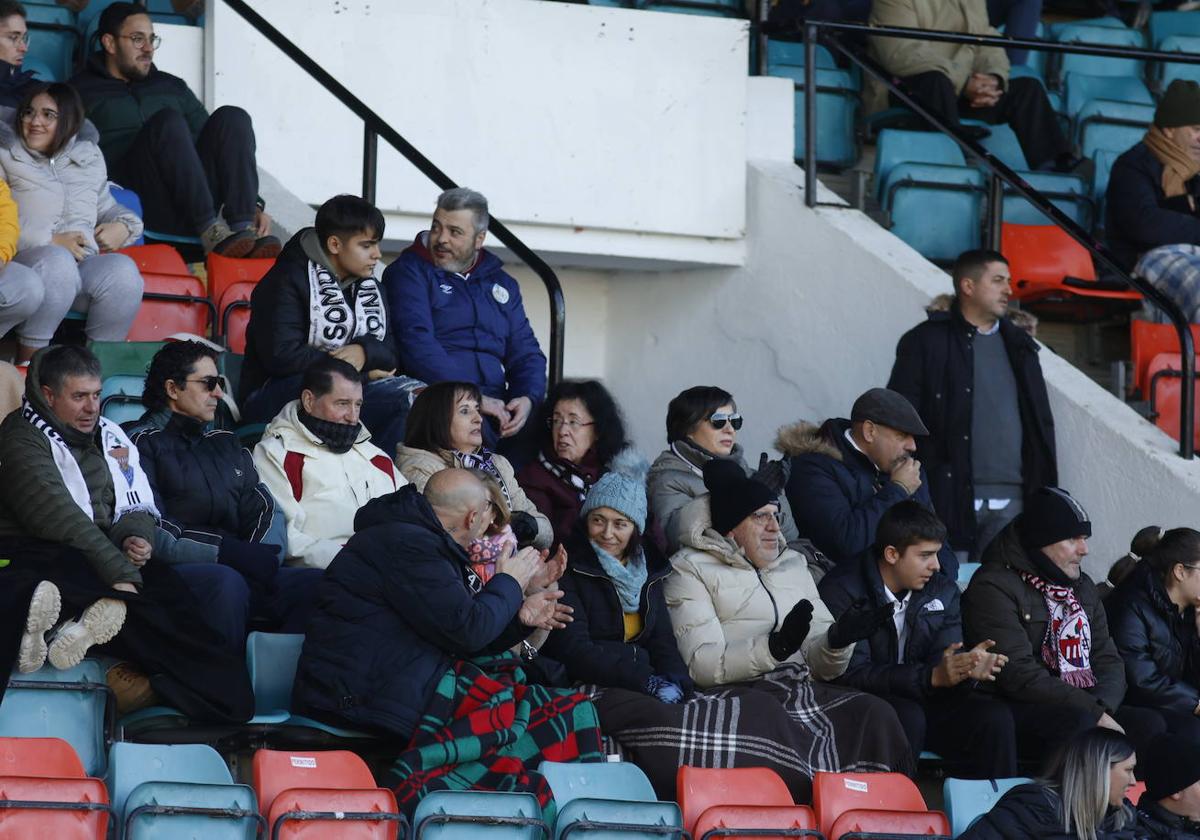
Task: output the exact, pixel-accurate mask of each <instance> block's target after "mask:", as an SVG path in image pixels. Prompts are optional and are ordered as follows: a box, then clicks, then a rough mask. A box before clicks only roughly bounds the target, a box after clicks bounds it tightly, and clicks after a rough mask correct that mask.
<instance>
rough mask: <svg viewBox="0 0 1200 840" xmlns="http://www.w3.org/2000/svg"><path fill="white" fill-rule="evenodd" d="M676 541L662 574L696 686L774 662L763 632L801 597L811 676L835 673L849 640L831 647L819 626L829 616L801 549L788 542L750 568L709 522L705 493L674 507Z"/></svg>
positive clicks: (803, 653)
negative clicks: (806, 613) (767, 561)
mask: <svg viewBox="0 0 1200 840" xmlns="http://www.w3.org/2000/svg"><path fill="white" fill-rule="evenodd" d="M680 517H681V523H682V525H683V547H682V548H680V550H679V551H678V552H677V553H676V554H675V556H674V557H672V558H671V565H672V566H673V567H674V569H675V574H673V575H671V576H669V577H668V578H667V579H666V581H665V582H664V587H665V588H664V594H665V595H666V598H667V609H668V610H669V611H670V615H671V625H672V626H673V627H674V628H675V641H676V642H677V643H678V644H679V652H680V653H681V654H682V655H683V660H684V662H686V663H687V666H688V672H689V673H690V674H691V677H692V679H693V680H695V681H696V684H697V685H699V686H702V687H707V686H714V685H724V684H726V683H734V682H740V681H742V680H749V679H753V678H754V677H757V676H760V675H761V674H765V673H767V672H768V671H772V670H774V669H775V668H776V667H778V666H779V664H780V663H779V660H777V659H775V657H773V656H771V652H770V651H769V650H768V649H767V635H768V634H769V633H771V632H772V631H774V630H777V629H778V628H779V627H780V626H782V624H783V619H784V618H786V617H787V614H788V613H789V612H791V609H792V607H794V606H795V605H796V604H797V603H799V601H800V600H801V599H808V601H809V602H811V603H812V605H813V617H812V625H811V627H810V628H809V631H808V636H807V637H806V638H805V640H804V644H803V645H801V646H800V650H799V651H798V652H797V653H796V654H795V655H794V656H793V657H792V659H793V660H795V661H803V662H805V663H807V664H808V667H809V668H810V669H811V670H812V675H813V677H814V678H815V679H818V680H823V681H829V680H833V679H836V678H837V677H840V676H841V675H842V674H843V673H844V672H845V670H846V666H847V665H849V664H850V655H851V654H852V653H853V652H854V645H849V646H847V647H844V648H831V647H830V646H829V643H828V641H827V640H826V637H825V634H826V631H827V630H828V629H829V625H830V624H832V623H833V616H832V615H830V613H829V609H828V608H827V607H826V606H825V604H824V603H822V602H821V596H820V595H819V594H818V593H817V585H816V583H815V582H814V581H813V577H812V574H811V573H810V572H809V570H808V564H807V563H806V562H805V560H804V556H803V555H801V554H799V553H798V552H795V551H793V550H792V549H790V548H785V549H784V550H783V553H781V554H780V555H779V557H778V558H777V559H776V560H775V562H774V563H772V564H771V565H770V566H768V567H767V568H765V569H762V570H758V571H756V570H755V568H754V566H753V565H752V564H751V563H750V560H749V559H747V557H746V555H745V553H744V552H743V551H742V549H741V548H739V547H738V545H737V543H735V542H734V541H733V540H731V539H729V538H728V537H724V536H721V535H720V534H718V533H717V532H716V531H714V530H713V529H712V527H711V526H712V517H711V514H710V512H709V507H708V496H707V495H705V496H701V497H700V498H698V499H696V500H695V501H693V502H690V503H689V504H688V505H687V506H686V507H685V508H684V509H683V511H682V512H681V513H680Z"/></svg>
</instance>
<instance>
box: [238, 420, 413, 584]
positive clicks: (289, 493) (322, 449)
mask: <svg viewBox="0 0 1200 840" xmlns="http://www.w3.org/2000/svg"><path fill="white" fill-rule="evenodd" d="M299 409H300V401H299V400H292V401H291V402H290V403H288V404H287V405H286V406H284V408H283V411H281V412H279V414H278V416H276V417H275V419H273V420H272V421H271V422H270V423H269V424H268V425H267V429H266V431H265V432H264V433H263V437H262V440H260V441H259V442H258V445H257V446H255V447H254V464H255V466H257V467H258V474H259V477H260V478H261V479H262V482H263V484H265V485H266V486H267V489H269V490H270V491H271V495H272V496H274V497H275V501H276V504H278V505H279V508H280V509H281V510H282V511H283V516H284V519H285V520H286V521H287V537H288V559H289V561H290V562H291V563H292V564H294V565H297V566H307V567H309V568H312V569H324V568H326V567H327V566H328V565H329V563H330V562H331V561H332V560H333V558H334V556H335V555H336V554H337V553H338V552H339V551H341V550H342V546H343V545H345V543H346V541H347V540H349V539H350V537H351V536H352V535H353V534H354V515H355V514H356V513H357V512H358V509H359V508H360V507H362V506H363V505H365V504H366V503H367V502H369V501H371V499H377V498H379V497H380V496H386V495H387V494H388V493H394V492H395V491H396V490H399V489H400V488H401V487H403V486H404V485H405V484H407V483H408V482H407V481H406V480H405V478H404V476H403V475H401V474H400V470H399V469H398V468H397V467H396V465H395V464H393V463H392V459H391V458H389V457H388V456H387V455H386V454H384V452H383V450H382V449H380V448H379V447H377V446H375V444H373V443H371V433H370V432H368V431H367V428H366V427H365V426H363V427H362V428H361V430H360V431H359V434H358V440H356V441H355V442H354V445H353V446H351V447H350V451H349V452H343V453H341V454H338V453H336V452H334V451H333V450H331V449H330V448H329V447H328V446H326V445H325V444H324V443H322V442H321V439H320V438H318V437H317V436H316V435H314V434H313V433H312V432H311V431H309V430H308V429H307V428H306V427H305V426H304V424H303V423H301V422H300V414H299Z"/></svg>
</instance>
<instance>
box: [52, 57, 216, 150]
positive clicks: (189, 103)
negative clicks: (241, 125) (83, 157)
mask: <svg viewBox="0 0 1200 840" xmlns="http://www.w3.org/2000/svg"><path fill="white" fill-rule="evenodd" d="M71 87H73V88H75V90H77V91H79V96H80V97H81V98H82V99H83V107H84V109H85V110H86V111H87V117H88V119H90V120H91V121H92V122H93V123H94V124H95V126H96V130H97V131H99V132H100V150H101V151H102V152H104V160H105V161H106V162H107V163H108V168H109V169H113V168H115V166H116V164H117V163H118V162H119V161H120V160H121V159H122V158H123V157H125V153H126V152H128V151H129V147H130V146H132V145H133V139H134V138H135V137H137V134H138V132H139V131H141V130H142V128H143V127H145V125H146V123H147V122H149V120H150V118H151V117H153V116H154V115H155V114H157V113H158V112H159V111H161V110H163V109H164V108H169V109H171V110H172V111H178V112H179V113H180V115H182V116H183V118H184V120H185V121H186V122H187V126H188V129H189V130H190V131H191V133H192V140H193V141H194V140H195V139H196V138H197V137H199V136H200V129H202V128H203V127H204V123H205V122H206V121H207V120H208V112H207V111H205V110H204V106H203V105H201V104H200V100H199V99H197V98H196V95H195V94H194V93H192V91H191V89H190V88H188V86H187V82H185V81H184V80H183V79H181V78H179V77H178V76H172V75H171V74H170V73H164V72H163V71H162V70H159V69H158V68H157V67H155V66H154V65H153V64H151V65H150V73H149V74H148V75H147V76H146V78H144V79H139V80H137V81H132V82H127V81H125V80H124V79H118V78H116V77H115V76H112V75H111V74H110V73H109V72H108V68H107V67H105V65H104V53H103V52H94V53H92V54H91V56H89V57H88V61H87V64H86V65H85V66H84V68H83V70H81V71H80V72H78V73H76V74H75V76H74V77H72V79H71Z"/></svg>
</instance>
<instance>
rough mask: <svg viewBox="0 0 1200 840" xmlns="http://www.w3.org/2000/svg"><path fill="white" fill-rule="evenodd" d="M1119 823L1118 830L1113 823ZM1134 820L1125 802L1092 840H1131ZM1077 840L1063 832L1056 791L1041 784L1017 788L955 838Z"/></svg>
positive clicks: (1073, 834) (1109, 815)
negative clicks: (1120, 823)
mask: <svg viewBox="0 0 1200 840" xmlns="http://www.w3.org/2000/svg"><path fill="white" fill-rule="evenodd" d="M1118 822H1123V827H1122V828H1119V829H1118V828H1117V823H1118ZM1136 824H1137V816H1136V815H1135V813H1134V811H1133V806H1132V805H1130V804H1129V802H1128V801H1126V802H1125V803H1124V804H1123V805H1122V806H1121V807H1120V808H1109V811H1108V813H1107V814H1106V815H1105V817H1104V819H1103V821H1101V823H1100V825H1098V826H1097V831H1096V840H1135V838H1141V837H1143V835H1142V834H1141V833H1139V832H1137V831H1135V830H1134V828H1133V826H1134V825H1136ZM1032 838H1037V840H1079V835H1078V834H1077V833H1076V831H1075V828H1074V826H1072V827H1071V829H1070V830H1069V831H1068V830H1064V828H1063V800H1062V794H1060V793H1059V792H1058V790H1057V789H1055V788H1053V787H1049V786H1047V785H1043V784H1034V783H1031V784H1027V785H1017V786H1016V787H1014V788H1012V789H1011V790H1009V791H1008V792H1007V793H1006V794H1004V796H1002V797H1000V801H999V802H997V803H996V804H995V805H994V806H993V807H992V809H991V810H990V811H988V812H987V813H986V814H984V815H983V816H982V817H980V818H979V819H978V820H977V821H976V822H975V823H974V824H973V825H972V826H971V827H970V828H968V829H967V830H966V831H964V832H963V833H962V834H960V835H959V840H1032Z"/></svg>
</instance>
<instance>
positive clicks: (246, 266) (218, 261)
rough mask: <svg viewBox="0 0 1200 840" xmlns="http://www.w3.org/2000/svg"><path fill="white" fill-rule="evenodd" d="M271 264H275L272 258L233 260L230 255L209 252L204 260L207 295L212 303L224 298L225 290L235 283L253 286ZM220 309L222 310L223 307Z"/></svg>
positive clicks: (269, 268)
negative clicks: (206, 275) (206, 270)
mask: <svg viewBox="0 0 1200 840" xmlns="http://www.w3.org/2000/svg"><path fill="white" fill-rule="evenodd" d="M273 265H275V259H274V258H271V259H266V260H235V259H233V258H232V257H223V256H221V255H220V254H214V253H210V254H209V255H208V258H207V260H206V261H205V266H206V267H207V269H208V296H209V298H210V299H211V300H212V301H213V302H214V303H217V302H219V301H221V300H223V299H224V297H225V290H226V289H228V288H229V287H230V286H232V285H234V284H235V283H249V284H251V285H252V286H253V285H254V284H256V283H258V281H259V280H261V279H262V278H263V275H264V274H266V273H267V272H268V271H270V270H271V266H273ZM222 311H224V308H223V307H222Z"/></svg>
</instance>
